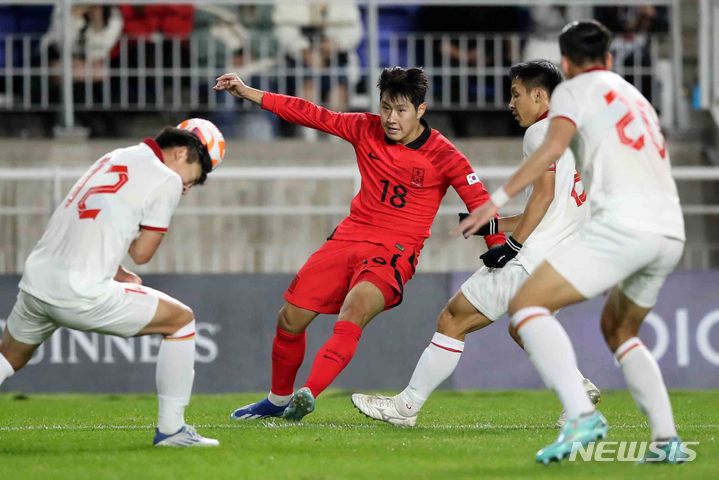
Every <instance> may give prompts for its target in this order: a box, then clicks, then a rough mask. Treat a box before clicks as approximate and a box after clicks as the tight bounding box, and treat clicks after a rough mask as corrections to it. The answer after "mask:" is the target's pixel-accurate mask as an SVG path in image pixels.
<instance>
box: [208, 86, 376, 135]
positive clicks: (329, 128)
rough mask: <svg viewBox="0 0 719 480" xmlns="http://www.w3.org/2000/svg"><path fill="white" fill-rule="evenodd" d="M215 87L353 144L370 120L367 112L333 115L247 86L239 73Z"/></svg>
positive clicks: (310, 103) (286, 96) (311, 105)
mask: <svg viewBox="0 0 719 480" xmlns="http://www.w3.org/2000/svg"><path fill="white" fill-rule="evenodd" d="M213 88H214V89H215V90H216V91H227V92H229V93H230V94H231V95H233V96H235V97H237V98H242V99H246V100H249V101H251V102H253V103H256V104H258V105H260V106H261V107H262V108H264V109H265V110H269V111H270V112H272V113H274V114H276V115H278V116H279V117H280V118H282V119H283V120H287V121H288V122H292V123H296V124H298V125H302V126H304V127H309V128H314V129H317V130H322V131H323V132H326V133H329V134H330V135H336V136H338V137H340V138H344V139H345V140H347V141H349V142H352V143H355V142H356V141H357V140H358V138H359V133H360V131H361V130H362V127H363V126H364V125H365V124H367V120H368V118H369V117H370V115H368V114H364V113H339V112H334V111H332V110H329V109H326V108H324V107H320V106H318V105H315V104H314V103H312V102H310V101H308V100H305V99H302V98H299V97H292V96H289V95H280V94H277V93H270V92H263V91H262V90H257V89H256V88H252V87H249V86H247V85H246V84H245V82H243V81H242V79H241V78H240V77H239V75H237V74H236V73H226V74H224V75H222V76H220V77H218V78H217V84H215V86H214V87H213Z"/></svg>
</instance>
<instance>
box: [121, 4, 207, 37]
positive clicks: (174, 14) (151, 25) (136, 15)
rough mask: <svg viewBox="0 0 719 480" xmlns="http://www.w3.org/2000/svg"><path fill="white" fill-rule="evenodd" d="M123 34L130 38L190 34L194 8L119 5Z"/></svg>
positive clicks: (190, 6) (187, 6)
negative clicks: (123, 21)
mask: <svg viewBox="0 0 719 480" xmlns="http://www.w3.org/2000/svg"><path fill="white" fill-rule="evenodd" d="M120 10H121V11H122V16H123V18H124V19H125V33H126V34H127V35H128V36H130V37H135V38H138V37H153V38H158V37H159V36H160V35H162V36H164V37H179V38H181V39H187V38H188V37H189V36H190V33H191V32H192V24H193V21H194V13H195V8H194V7H193V6H192V5H121V6H120Z"/></svg>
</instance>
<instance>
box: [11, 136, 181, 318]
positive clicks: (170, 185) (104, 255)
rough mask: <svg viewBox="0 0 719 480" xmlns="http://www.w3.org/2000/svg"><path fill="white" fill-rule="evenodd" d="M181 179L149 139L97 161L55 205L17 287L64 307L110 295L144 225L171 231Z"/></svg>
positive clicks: (76, 305) (90, 301) (84, 303)
mask: <svg viewBox="0 0 719 480" xmlns="http://www.w3.org/2000/svg"><path fill="white" fill-rule="evenodd" d="M180 195H182V179H181V178H180V176H179V175H178V174H177V173H175V172H174V171H172V170H171V169H170V168H168V167H167V166H165V165H164V163H163V162H162V152H161V150H160V148H159V146H158V145H157V143H155V141H154V140H152V139H147V140H145V142H144V143H140V144H138V145H136V146H133V147H129V148H121V149H118V150H114V151H112V152H110V153H109V154H107V155H105V156H104V157H102V158H101V159H100V160H98V161H97V162H95V164H93V166H92V167H91V168H90V169H89V170H88V171H87V172H86V173H85V175H83V176H82V177H81V178H80V179H79V180H78V181H77V183H75V185H74V186H73V187H72V189H71V190H70V192H69V193H68V195H67V196H66V197H65V199H64V200H63V201H62V203H61V204H60V205H59V206H58V207H57V209H56V210H55V212H54V213H53V215H52V218H51V219H50V223H49V224H48V226H47V229H46V230H45V234H44V235H43V237H42V238H41V239H40V242H39V243H38V244H37V245H36V246H35V249H34V250H33V251H32V253H31V254H30V256H29V257H28V259H27V262H26V263H25V271H24V273H23V277H22V279H21V281H20V288H21V289H22V290H24V291H26V292H27V293H29V294H31V295H32V296H34V297H36V298H39V299H40V300H42V301H44V302H47V303H49V304H51V305H55V306H60V307H78V306H82V305H88V304H92V303H93V302H96V301H98V300H99V299H100V298H101V297H103V295H106V294H107V293H108V292H109V291H110V289H109V288H108V285H109V284H111V282H112V279H113V278H114V276H115V274H116V273H117V269H118V267H119V265H120V262H121V261H122V259H123V257H124V256H125V254H126V253H127V251H128V249H129V247H130V244H131V243H132V241H133V240H134V239H135V238H136V237H137V234H138V232H139V230H140V228H144V229H148V230H155V231H160V232H165V231H167V228H168V227H169V224H170V219H171V217H172V213H173V211H174V209H175V207H176V206H177V203H178V202H179V200H180Z"/></svg>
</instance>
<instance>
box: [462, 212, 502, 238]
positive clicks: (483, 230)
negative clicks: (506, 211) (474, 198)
mask: <svg viewBox="0 0 719 480" xmlns="http://www.w3.org/2000/svg"><path fill="white" fill-rule="evenodd" d="M457 215H459V221H460V222H461V221H462V220H464V219H465V218H467V217H468V216H469V213H458V214H457ZM495 233H499V221H498V220H497V219H496V218H491V219H490V220H489V223H485V224H484V225H482V226H481V227H480V228H479V230H477V231H476V232H474V234H475V235H479V236H480V237H484V236H485V235H494V234H495Z"/></svg>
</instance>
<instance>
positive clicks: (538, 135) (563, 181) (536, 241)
mask: <svg viewBox="0 0 719 480" xmlns="http://www.w3.org/2000/svg"><path fill="white" fill-rule="evenodd" d="M548 129H549V120H548V119H547V118H543V119H541V120H539V121H538V122H536V123H534V124H533V125H530V127H529V128H527V130H526V132H524V141H523V142H522V154H523V156H524V159H526V158H527V157H529V156H530V155H531V154H532V153H534V151H535V150H536V149H537V148H538V147H539V146H540V145H541V144H542V142H543V141H544V137H545V136H546V134H547V130H548ZM550 170H553V171H554V172H555V175H556V176H555V179H554V199H553V200H552V203H551V204H550V205H549V208H548V209H547V213H546V214H545V215H544V217H543V218H542V221H541V222H539V225H537V227H536V228H535V229H534V231H533V232H532V234H531V235H530V236H529V237H528V238H527V240H525V242H524V245H523V247H522V250H520V252H519V255H517V260H519V262H520V263H521V264H522V266H523V267H524V268H525V270H527V272H529V273H532V272H533V271H534V269H535V268H536V266H537V265H539V264H540V263H541V262H542V260H544V259H545V257H546V256H547V254H548V253H549V251H550V250H551V249H552V248H554V247H555V246H557V245H558V244H560V243H561V242H563V241H564V240H566V239H567V238H569V237H570V236H571V235H572V234H574V233H575V232H576V231H577V230H578V229H579V226H580V225H581V224H582V223H583V222H584V221H585V220H586V219H587V218H588V217H589V207H588V205H587V194H586V192H585V191H584V185H583V184H582V180H581V177H580V176H579V174H578V173H577V170H576V164H575V161H574V155H573V154H572V152H571V150H569V149H567V151H565V152H564V154H563V155H562V156H561V157H560V158H559V160H557V162H556V163H555V164H554V165H552V167H551V168H550ZM529 191H530V193H531V187H530V190H529Z"/></svg>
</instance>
